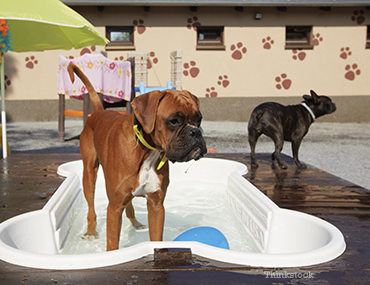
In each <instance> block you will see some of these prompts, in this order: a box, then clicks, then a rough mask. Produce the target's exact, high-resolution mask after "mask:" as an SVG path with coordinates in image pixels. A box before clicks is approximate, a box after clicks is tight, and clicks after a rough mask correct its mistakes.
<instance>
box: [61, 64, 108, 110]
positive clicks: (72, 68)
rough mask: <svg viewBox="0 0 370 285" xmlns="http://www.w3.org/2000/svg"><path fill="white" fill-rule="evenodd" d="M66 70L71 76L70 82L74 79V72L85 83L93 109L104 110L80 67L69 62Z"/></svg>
mask: <svg viewBox="0 0 370 285" xmlns="http://www.w3.org/2000/svg"><path fill="white" fill-rule="evenodd" d="M67 70H68V73H69V77H70V78H71V81H72V83H73V82H74V81H75V75H74V73H76V74H77V76H78V77H79V78H80V79H81V81H82V82H83V83H84V84H85V86H86V88H87V91H89V95H90V99H91V103H92V105H93V107H94V111H98V110H104V107H103V104H102V103H101V101H100V98H99V96H98V94H97V93H96V92H95V89H94V87H93V86H92V84H91V82H90V80H89V79H88V78H87V77H86V75H85V74H83V72H82V71H81V69H79V68H78V67H77V66H76V65H74V64H70V65H68V68H67ZM73 72H74V73H73Z"/></svg>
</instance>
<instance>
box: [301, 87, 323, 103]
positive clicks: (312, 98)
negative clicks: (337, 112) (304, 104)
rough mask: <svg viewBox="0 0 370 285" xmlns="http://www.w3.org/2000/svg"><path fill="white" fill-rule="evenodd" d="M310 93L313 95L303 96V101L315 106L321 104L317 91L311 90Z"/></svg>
mask: <svg viewBox="0 0 370 285" xmlns="http://www.w3.org/2000/svg"><path fill="white" fill-rule="evenodd" d="M310 93H311V96H310V95H303V99H304V100H305V101H311V102H312V101H313V103H314V104H315V105H318V104H319V103H320V102H319V101H320V99H319V95H317V94H316V93H315V91H313V90H311V91H310Z"/></svg>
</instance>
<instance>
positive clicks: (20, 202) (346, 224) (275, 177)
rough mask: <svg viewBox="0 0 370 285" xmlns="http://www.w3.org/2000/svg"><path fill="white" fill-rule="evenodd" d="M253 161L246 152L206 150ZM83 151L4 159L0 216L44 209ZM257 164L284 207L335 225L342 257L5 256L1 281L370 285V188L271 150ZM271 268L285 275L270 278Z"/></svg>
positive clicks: (265, 185) (260, 182) (260, 177)
mask: <svg viewBox="0 0 370 285" xmlns="http://www.w3.org/2000/svg"><path fill="white" fill-rule="evenodd" d="M208 156H209V157H218V158H225V159H231V160H235V161H239V162H242V163H245V164H247V165H248V167H249V162H250V161H249V156H247V157H244V155H243V154H208ZM79 158H80V156H79V155H78V154H45V155H44V154H16V155H11V156H9V157H8V158H6V159H4V160H0V181H1V182H0V222H2V221H4V220H6V219H8V218H10V217H13V216H15V215H19V214H21V213H25V212H28V211H31V210H35V209H40V208H42V207H43V205H44V204H45V203H46V200H47V196H50V195H52V193H53V191H54V190H55V189H56V188H58V186H59V185H60V183H61V182H62V181H63V178H61V177H59V176H58V175H57V174H56V169H57V167H58V165H60V164H62V163H64V162H67V161H71V160H76V159H79ZM257 159H258V161H259V163H260V167H259V168H258V169H257V170H250V171H249V173H248V174H247V175H245V178H246V179H248V180H249V181H250V182H252V183H253V184H254V185H256V187H257V188H259V189H261V191H263V192H264V193H266V194H267V195H268V197H269V198H271V199H272V200H273V201H274V202H275V203H277V204H278V205H279V206H280V207H283V208H290V209H294V210H298V211H302V212H305V213H309V214H312V215H315V216H317V217H320V218H322V219H324V220H326V221H328V222H330V223H332V224H334V225H335V226H336V227H338V228H339V229H340V230H341V231H342V233H343V235H344V237H345V240H346V244H347V249H346V251H345V252H344V254H343V255H342V256H340V257H339V258H337V259H335V260H333V261H331V262H327V263H323V264H319V265H316V266H309V267H300V268H285V269H279V268H277V269H274V270H272V269H263V268H251V267H245V266H237V265H233V264H224V263H219V262H215V261H213V260H207V259H205V258H202V257H199V256H193V262H192V264H191V265H176V264H172V263H171V262H162V263H160V262H154V261H153V256H147V257H145V258H142V259H140V260H136V261H133V262H129V263H125V264H120V265H116V266H110V267H105V268H98V269H91V270H66V271H60V270H41V269H32V268H25V267H20V266H16V265H12V264H8V263H6V262H4V261H1V260H0V284H105V283H106V284H147V283H149V282H150V284H335V285H339V284H370V283H369V282H370V281H369V280H370V225H369V221H370V191H369V190H366V189H364V188H362V187H359V186H357V185H354V184H353V183H351V182H348V181H346V180H343V179H340V178H338V177H335V176H333V175H331V174H329V173H327V172H325V171H323V170H320V169H317V168H314V167H310V166H309V167H308V168H307V169H306V170H297V169H296V167H295V166H294V164H293V162H292V159H291V158H290V157H287V156H284V157H283V159H284V161H285V162H286V163H287V165H288V167H289V168H288V170H279V169H274V168H272V167H271V161H270V155H268V154H259V155H257ZM267 271H268V272H270V273H272V272H275V273H279V274H280V277H276V275H275V277H276V278H268V275H267Z"/></svg>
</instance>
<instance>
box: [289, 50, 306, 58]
mask: <svg viewBox="0 0 370 285" xmlns="http://www.w3.org/2000/svg"><path fill="white" fill-rule="evenodd" d="M292 52H293V59H294V60H297V59H299V60H300V61H302V60H304V59H305V58H306V53H305V52H304V51H302V49H301V48H299V49H293V50H292Z"/></svg>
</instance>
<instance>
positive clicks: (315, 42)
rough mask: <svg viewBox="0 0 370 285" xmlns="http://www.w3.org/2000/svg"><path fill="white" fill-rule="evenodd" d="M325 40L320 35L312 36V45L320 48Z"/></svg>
mask: <svg viewBox="0 0 370 285" xmlns="http://www.w3.org/2000/svg"><path fill="white" fill-rule="evenodd" d="M322 40H323V38H322V37H321V36H320V34H319V33H317V34H314V35H312V44H313V45H314V46H318V45H319V44H320V42H322Z"/></svg>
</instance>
